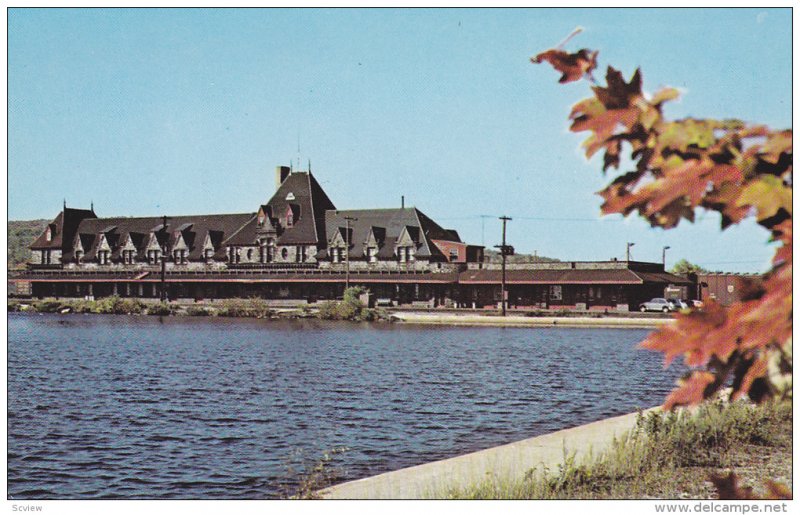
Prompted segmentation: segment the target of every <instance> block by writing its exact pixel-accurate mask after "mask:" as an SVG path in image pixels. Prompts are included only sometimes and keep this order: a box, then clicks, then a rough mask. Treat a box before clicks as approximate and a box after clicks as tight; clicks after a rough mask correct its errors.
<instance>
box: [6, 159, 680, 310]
mask: <svg viewBox="0 0 800 515" xmlns="http://www.w3.org/2000/svg"><path fill="white" fill-rule="evenodd" d="M30 248H31V261H30V264H29V266H28V270H27V271H26V272H25V273H23V274H21V275H19V276H17V277H15V278H13V279H12V281H14V282H15V283H16V290H17V292H18V293H28V294H30V295H32V296H35V297H102V296H110V295H119V296H122V297H140V298H159V297H160V295H161V291H162V288H163V289H164V291H165V293H166V295H167V297H168V298H169V299H173V300H175V299H194V300H213V299H221V298H232V297H253V296H257V297H262V298H266V299H272V300H276V301H277V300H281V301H299V302H310V303H313V302H316V301H318V300H325V299H335V298H337V297H341V296H342V294H343V292H344V289H345V285H346V284H347V283H349V284H350V285H353V286H364V287H366V288H368V289H369V290H370V291H371V292H372V293H373V295H374V297H375V298H377V299H379V300H380V301H381V302H382V303H385V304H389V303H391V304H393V305H417V306H426V307H439V306H445V307H471V308H472V307H474V308H483V307H496V306H497V303H498V302H499V301H500V295H501V293H500V291H501V289H500V284H501V270H500V265H497V264H489V263H486V262H485V261H484V252H483V251H484V249H483V247H481V246H476V245H469V244H467V243H465V242H463V241H461V238H460V237H459V235H458V232H457V231H455V230H453V229H445V228H443V227H442V226H441V225H439V224H437V223H436V222H435V221H434V220H432V219H431V218H430V217H428V216H426V215H425V214H424V213H423V212H421V211H420V210H419V209H417V208H414V207H401V208H388V209H357V210H337V209H336V207H335V205H334V204H333V202H332V201H331V199H330V198H328V196H327V194H326V193H325V192H324V191H323V189H322V187H321V186H320V184H319V182H318V181H317V180H316V179H315V177H314V175H313V174H312V173H311V171H310V170H308V171H292V170H290V168H289V167H285V166H279V167H277V169H276V170H275V192H274V193H273V194H272V196H271V198H269V200H268V201H267V202H266V203H264V204H263V205H260V206H258V207H257V209H256V210H254V211H253V212H248V213H236V214H218V215H196V216H167V217H144V218H138V217H137V218H131V217H114V218H100V217H98V216H97V215H96V214H95V212H94V210H93V209H88V210H86V209H73V208H68V207H67V206H66V203H65V205H64V207H63V209H62V211H61V212H60V213H59V214H58V215H57V216H56V217H55V218H54V219H53V221H52V222H51V223H50V224H49V225H48V226H47V228H46V229H45V230H44V232H43V233H42V234H41V235H40V236H39V237H38V238H37V239H36V240H35V241H34V242H33V243H32V244H31V246H30ZM162 267H163V270H162ZM506 284H507V290H508V302H509V307H510V308H511V309H513V308H519V309H523V308H524V309H533V308H545V309H601V310H628V309H630V308H635V307H636V305H637V304H638V303H639V302H642V301H644V300H648V299H650V298H651V297H661V296H664V292H665V289H667V288H673V289H674V288H679V287H682V286H686V285H689V284H691V282H690V281H688V280H687V279H685V278H682V277H679V276H676V275H673V274H669V273H666V272H665V271H664V267H663V266H662V265H661V264H656V263H643V262H633V261H604V262H557V263H531V264H525V265H509V266H508V270H507V273H506Z"/></svg>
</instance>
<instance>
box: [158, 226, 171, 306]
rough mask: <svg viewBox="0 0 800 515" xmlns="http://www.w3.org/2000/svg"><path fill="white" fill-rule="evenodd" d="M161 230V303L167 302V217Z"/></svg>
mask: <svg viewBox="0 0 800 515" xmlns="http://www.w3.org/2000/svg"><path fill="white" fill-rule="evenodd" d="M161 230H162V231H164V235H165V236H166V238H165V239H164V251H163V252H162V253H161V295H160V297H161V302H165V301H166V300H167V256H168V255H169V233H168V232H167V216H166V215H164V219H163V224H162V226H161Z"/></svg>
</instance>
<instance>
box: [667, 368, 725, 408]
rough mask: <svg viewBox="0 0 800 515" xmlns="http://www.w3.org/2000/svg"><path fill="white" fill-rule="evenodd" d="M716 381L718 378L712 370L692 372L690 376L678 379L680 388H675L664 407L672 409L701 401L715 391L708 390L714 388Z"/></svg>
mask: <svg viewBox="0 0 800 515" xmlns="http://www.w3.org/2000/svg"><path fill="white" fill-rule="evenodd" d="M715 381H716V378H715V377H714V374H712V373H711V372H705V371H700V372H698V371H695V372H692V373H691V375H689V377H687V378H684V379H681V380H680V381H678V388H676V389H675V390H673V391H672V393H670V394H669V396H668V397H667V400H666V401H664V409H665V410H671V409H672V408H673V407H675V406H688V405H692V404H697V403H699V402H700V401H702V400H703V399H705V398H707V397H708V396H709V395H710V394H711V393H713V391H708V390H709V389H710V388H713V385H714V383H715Z"/></svg>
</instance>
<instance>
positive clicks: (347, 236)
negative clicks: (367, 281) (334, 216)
mask: <svg viewBox="0 0 800 515" xmlns="http://www.w3.org/2000/svg"><path fill="white" fill-rule="evenodd" d="M356 220H358V218H353V217H352V216H345V217H344V223H345V229H344V233H345V234H344V241H345V249H344V289H345V291H347V290H348V289H349V288H350V222H355V221H356Z"/></svg>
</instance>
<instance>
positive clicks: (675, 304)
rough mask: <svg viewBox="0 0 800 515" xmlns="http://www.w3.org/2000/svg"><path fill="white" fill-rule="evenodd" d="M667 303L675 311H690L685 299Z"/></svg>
mask: <svg viewBox="0 0 800 515" xmlns="http://www.w3.org/2000/svg"><path fill="white" fill-rule="evenodd" d="M667 302H669V303H670V305H671V306H672V309H673V311H677V310H679V309H689V304H688V303H687V302H686V301H685V300H683V299H668V300H667Z"/></svg>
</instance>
